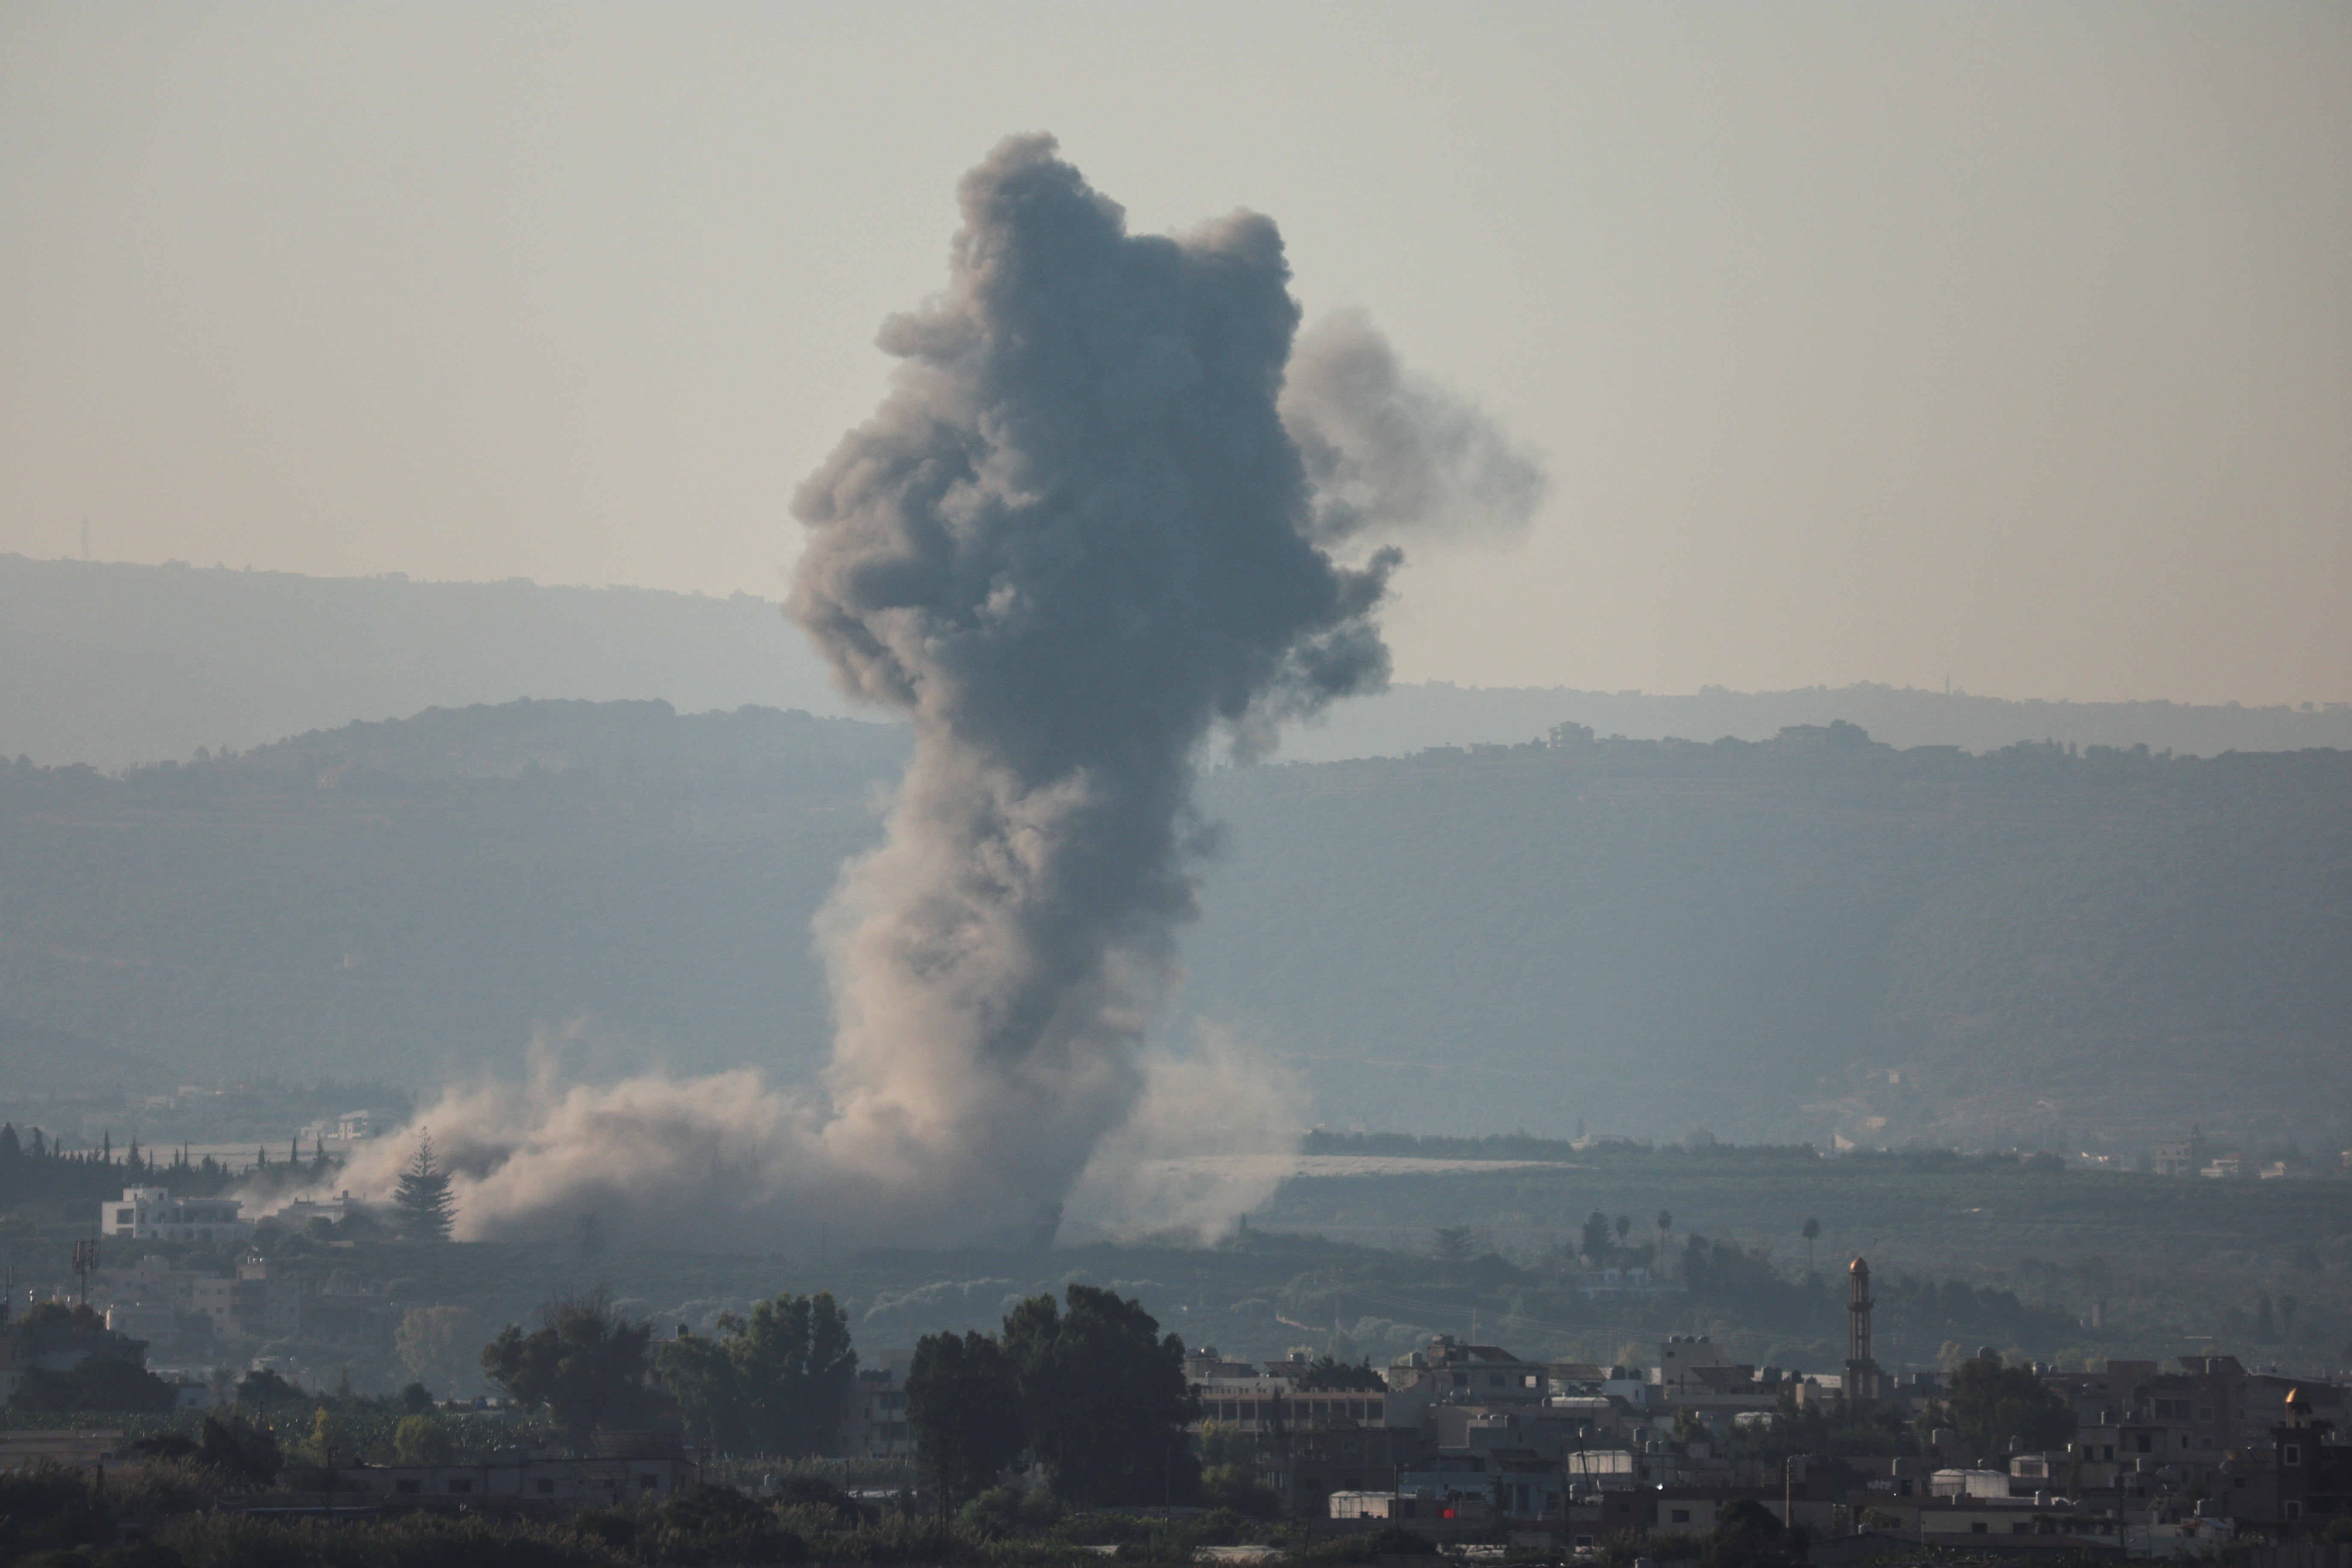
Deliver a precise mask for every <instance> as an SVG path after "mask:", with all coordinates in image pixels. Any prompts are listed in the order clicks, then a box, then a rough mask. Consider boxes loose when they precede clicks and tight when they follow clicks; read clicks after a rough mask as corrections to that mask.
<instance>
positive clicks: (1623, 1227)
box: [1617, 1214, 1633, 1247]
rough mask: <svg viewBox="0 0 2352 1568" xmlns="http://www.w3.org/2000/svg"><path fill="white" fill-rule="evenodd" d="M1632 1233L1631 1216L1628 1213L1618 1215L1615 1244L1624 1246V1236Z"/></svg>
mask: <svg viewBox="0 0 2352 1568" xmlns="http://www.w3.org/2000/svg"><path fill="white" fill-rule="evenodd" d="M1631 1235H1633V1215H1629V1214H1621V1215H1618V1216H1617V1245H1618V1246H1620V1247H1622V1246H1624V1245H1625V1238H1626V1237H1629V1236H1631Z"/></svg>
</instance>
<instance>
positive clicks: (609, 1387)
mask: <svg viewBox="0 0 2352 1568" xmlns="http://www.w3.org/2000/svg"><path fill="white" fill-rule="evenodd" d="M652 1339H653V1325H652V1324H651V1323H648V1322H643V1321H632V1320H631V1319H630V1318H628V1317H627V1316H625V1314H623V1313H621V1312H619V1311H616V1310H614V1307H613V1304H612V1302H611V1301H610V1300H608V1299H607V1298H606V1297H605V1295H604V1292H603V1291H601V1290H599V1291H597V1292H596V1293H594V1294H593V1295H589V1296H569V1297H557V1298H556V1299H554V1300H551V1301H550V1302H548V1303H547V1305H546V1306H545V1307H543V1308H541V1310H540V1326H539V1328H538V1329H537V1330H536V1331H533V1332H531V1333H529V1334H526V1333H524V1332H523V1331H522V1330H521V1329H520V1327H518V1326H517V1325H515V1324H513V1323H509V1324H508V1325H507V1326H506V1327H505V1328H503V1329H501V1330H499V1336H498V1338H496V1339H494V1340H492V1341H491V1342H489V1343H488V1345H485V1346H484V1347H483V1348H482V1372H483V1374H484V1375H485V1376H487V1377H488V1379H489V1380H490V1382H492V1383H493V1384H497V1385H498V1387H499V1389H500V1390H502V1391H503V1392H504V1393H505V1394H506V1395H507V1397H508V1398H509V1399H512V1400H513V1401H514V1402H515V1403H516V1404H518V1405H522V1406H524V1407H525V1408H526V1409H538V1408H541V1407H542V1406H543V1407H545V1409H546V1410H547V1412H548V1414H549V1415H552V1416H554V1417H555V1422H556V1425H557V1426H560V1427H561V1428H562V1431H563V1435H564V1436H565V1437H566V1438H567V1439H569V1440H570V1442H571V1443H572V1447H573V1448H575V1449H584V1448H585V1447H587V1446H588V1439H589V1436H590V1435H591V1434H592V1433H593V1432H594V1431H595V1429H596V1428H597V1427H599V1426H604V1427H611V1428H618V1429H622V1430H626V1429H628V1428H631V1427H638V1426H652V1425H654V1424H656V1422H657V1421H658V1420H659V1419H660V1418H661V1416H662V1415H664V1414H665V1413H666V1412H667V1409H668V1408H669V1401H668V1400H667V1399H666V1398H665V1397H664V1396H663V1395H662V1394H661V1393H660V1392H659V1391H657V1390H656V1389H655V1388H653V1387H652V1386H651V1385H650V1384H648V1382H647V1380H646V1373H648V1372H650V1371H651V1370H652V1369H651V1358H650V1356H649V1355H648V1353H647V1352H648V1346H649V1344H650V1342H651V1341H652Z"/></svg>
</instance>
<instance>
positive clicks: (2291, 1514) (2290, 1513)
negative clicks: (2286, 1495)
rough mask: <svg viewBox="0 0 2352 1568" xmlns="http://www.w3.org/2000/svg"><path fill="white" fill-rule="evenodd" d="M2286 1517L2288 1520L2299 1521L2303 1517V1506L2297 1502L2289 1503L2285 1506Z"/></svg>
mask: <svg viewBox="0 0 2352 1568" xmlns="http://www.w3.org/2000/svg"><path fill="white" fill-rule="evenodd" d="M2286 1516H2287V1518H2289V1519H2301V1518H2302V1517H2303V1505H2302V1504H2301V1503H2299V1502H2294V1501H2289V1502H2288V1504H2287V1505H2286Z"/></svg>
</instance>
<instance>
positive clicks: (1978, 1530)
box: [1969, 1520, 1992, 1535]
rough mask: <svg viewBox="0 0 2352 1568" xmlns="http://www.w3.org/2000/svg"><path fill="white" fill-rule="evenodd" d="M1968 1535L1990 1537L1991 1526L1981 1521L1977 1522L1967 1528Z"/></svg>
mask: <svg viewBox="0 0 2352 1568" xmlns="http://www.w3.org/2000/svg"><path fill="white" fill-rule="evenodd" d="M1991 1533H1992V1526H1990V1525H1989V1524H1987V1523H1986V1522H1985V1521H1983V1520H1979V1521H1976V1522H1975V1523H1974V1524H1972V1525H1970V1526H1969V1534H1970V1535H1990V1534H1991Z"/></svg>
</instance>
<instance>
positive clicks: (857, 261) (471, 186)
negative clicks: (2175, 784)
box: [0, 0, 2352, 701]
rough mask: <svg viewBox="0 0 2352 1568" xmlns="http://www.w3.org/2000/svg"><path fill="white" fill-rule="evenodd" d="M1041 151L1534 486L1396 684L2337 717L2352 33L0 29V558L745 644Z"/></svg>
mask: <svg viewBox="0 0 2352 1568" xmlns="http://www.w3.org/2000/svg"><path fill="white" fill-rule="evenodd" d="M1023 130H1048V131H1051V132H1055V134H1057V135H1058V136H1060V137H1061V138H1062V142H1063V145H1064V148H1065V150H1066V153H1068V155H1069V156H1070V157H1071V158H1072V159H1073V160H1074V161H1075V162H1076V163H1077V164H1078V165H1079V167H1080V168H1082V169H1083V170H1084V171H1085V172H1086V173H1087V176H1088V177H1089V178H1090V179H1092V180H1093V181H1094V182H1095V183H1096V184H1098V185H1100V186H1101V187H1102V188H1103V189H1104V190H1106V191H1108V193H1110V194H1111V195H1113V196H1115V197H1117V198H1118V200H1120V201H1122V202H1124V203H1125V204H1126V205H1127V207H1128V210H1129V215H1130V218H1131V220H1132V222H1133V223H1134V224H1135V225H1136V226H1138V227H1139V228H1153V229H1159V228H1169V227H1176V226H1188V225H1190V224H1192V223H1193V222H1195V221H1197V220H1199V219H1201V218H1203V217H1207V216H1213V215H1216V214H1220V213H1223V212H1224V211H1226V210H1228V209H1229V208H1232V207H1234V206H1236V205H1242V206H1248V207H1253V208H1255V209H1257V210H1260V211H1263V212H1265V213H1268V214H1270V215H1272V216H1274V217H1275V218H1276V219H1277V220H1278V221H1279V222H1280V224H1281V226H1282V227H1283V230H1284V233H1285V234H1286V237H1287V238H1288V241H1289V244H1290V247H1291V256H1292V260H1293V264H1294V266H1295V268H1296V270H1297V290H1298V293H1299V295H1300V297H1301V298H1302V299H1303V300H1304V301H1305V302H1306V304H1307V308H1308V310H1309V311H1310V313H1312V312H1315V311H1318V310H1324V309H1328V308H1330V307H1333V306H1339V305H1360V306H1362V307H1364V308H1365V309H1367V310H1370V312H1371V314H1372V316H1373V318H1374V319H1375V320H1376V321H1378V322H1379V323H1380V324H1381V326H1382V327H1384V328H1385V329H1386V330H1387V331H1388V332H1389V334H1390V335H1391V338H1392V339H1393V340H1394V341H1395V342H1396V344H1397V347H1398V349H1399V350H1400V352H1401V353H1402V354H1403V355H1404V356H1405V357H1406V358H1407V360H1408V361H1409V362H1411V363H1414V364H1416V365H1418V366H1420V367H1421V368H1423V370H1426V371H1428V372H1431V373H1433V374H1436V375H1438V376H1440V377H1442V378H1444V380H1446V381H1447V382H1449V383H1451V384H1454V386H1456V387H1457V388H1459V389H1461V390H1463V391H1465V392H1467V393H1470V394H1472V395H1475V396H1476V397H1477V398H1478V399H1479V400H1480V401H1481V402H1482V403H1483V404H1484V405H1486V407H1487V408H1488V409H1489V410H1490V411H1491V412H1493V413H1495V414H1496V415H1497V416H1500V417H1501V418H1502V419H1504V420H1505V421H1507V423H1508V424H1509V425H1510V426H1511V427H1512V428H1513V429H1515V430H1516V431H1517V432H1518V433H1520V434H1521V435H1523V436H1524V437H1527V438H1528V439H1529V440H1531V441H1532V442H1533V443H1535V444H1536V445H1537V446H1538V447H1540V448H1541V449H1542V450H1543V451H1544V452H1545V453H1546V454H1547V455H1548V458H1549V463H1550V465H1551V468H1552V472H1553V477H1554V485H1553V490H1552V494H1551V499H1550V501H1549V505H1548V507H1547V509H1546V510H1545V512H1544V514H1543V515H1542V517H1541V518H1540V519H1539V520H1538V523H1537V526H1536V530H1535V532H1534V534H1533V535H1532V537H1531V538H1529V539H1528V541H1527V542H1525V543H1524V544H1523V545H1521V546H1520V547H1518V548H1517V549H1516V550H1512V551H1508V552H1485V553H1465V554H1462V555H1458V556H1455V557H1453V558H1451V559H1443V560H1439V559H1432V560H1428V561H1424V562H1422V563H1418V564H1417V565H1416V567H1415V568H1414V569H1413V570H1412V572H1411V573H1410V574H1408V580H1407V583H1406V586H1405V592H1404V597H1403V599H1402V603H1401V604H1400V605H1398V606H1397V609H1396V611H1395V612H1394V614H1393V615H1392V616H1391V627H1392V632H1393V640H1394V641H1395V643H1396V645H1397V647H1398V650H1399V667H1400V673H1401V674H1402V675H1404V676H1406V677H1410V678H1417V679H1428V678H1439V679H1454V680H1459V681H1465V682H1477V683H1482V684H1505V683H1509V684H1564V685H1571V686H1579V687H1585V688H1600V689H1621V688H1629V687H1642V688H1645V689H1652V690H1687V689H1693V688H1695V687H1697V686H1699V685H1701V684H1706V683H1716V684H1722V685H1727V686H1732V687H1738V688H1751V689H1752V688H1769V687H1784V686H1792V685H1806V684H1812V683H1816V682H1826V683H1832V684H1842V683H1844V682H1847V681H1851V680H1856V679H1877V680H1887V681H1894V682H1898V683H1912V684H1917V685H1940V684H1941V683H1942V681H1943V680H1944V679H1945V677H1946V676H1947V674H1948V675H1949V676H1950V677H1951V679H1953V680H1954V681H1955V682H1956V683H1958V684H1959V685H1961V686H1964V687H1967V688H1969V689H1974V690H1978V691H1984V692H1990V693H1997V694H2001V695H2011V696H2072V697H2083V698H2112V697H2173V698H2181V699H2191V700H2224V699H2230V698H2239V699H2244V700H2266V701H2267V700H2306V699H2318V700H2328V699H2338V700H2341V699H2347V698H2352V613H2348V612H2347V591H2352V6H2347V5H2340V4H2330V5H2315V6H2310V7H2303V8H2296V7H2285V6H2264V5H2193V6H2168V5H2127V6H2126V5H2117V6H2105V5H2098V6H2094V5H2049V4H2036V5H2022V6H2011V7H2001V6H1995V5H1966V6H1960V5H1799V4H1776V5H1748V6H1740V5H1706V6H1696V5H1689V6H1674V5H1640V6H1632V5H1624V6H1618V5H1611V6H1571V5H1562V4H1558V3H1548V4H1542V5H1483V6H1482V5H1459V4H1448V5H1436V4H1425V5H1411V6H1402V5H1372V4H1366V3H1364V0H1350V3H1349V4H1345V5H1300V4H1293V5H1268V4H1265V3H1264V0H1257V3H1254V4H1249V5H1206V4H1200V3H1197V0H1196V3H1193V4H1188V5H1181V6H1153V7H1144V6H1139V5H1102V4H1099V3H1098V0H1089V3H1087V4H1084V5H1020V4H1009V3H1003V0H997V3H992V4H988V5H978V4H972V5H959V6H949V5H915V6H893V5H873V4H860V5H782V4H771V5H742V6H727V5H663V6H659V7H655V6H644V7H612V6H593V7H592V6H586V5H494V6H482V5H465V6H450V7H436V6H431V5H399V6H396V7H380V8H379V7H368V6H362V5H301V6H287V7H283V8H267V7H254V6H239V5H204V6H188V5H169V6H152V7H142V6H137V5H110V6H104V7H99V6H89V5H32V4H24V3H21V0H17V3H10V4H6V5H0V299H5V300H6V301H7V307H6V309H5V310H0V550H11V551H19V552H26V553H28V554H33V555H39V556H54V555H62V554H68V553H72V552H75V551H76V550H78V548H79V537H78V530H79V523H80V521H81V519H82V518H84V517H85V516H87V517H88V518H89V522H90V531H91V539H92V554H93V555H94V556H97V557H99V558H103V559H118V560H140V561H160V560H163V559H165V558H168V557H179V558H184V559H186V560H190V561H193V562H195V563H200V564H206V565H208V564H210V563H213V562H215V561H224V562H226V563H229V564H231V565H243V564H246V563H251V564H253V565H255V566H269V567H278V568H283V569H288V570H293V571H300V572H310V573H320V574H358V573H373V572H383V571H404V572H407V573H409V574H412V575H417V576H437V577H465V578H485V577H505V576H530V577H534V578H537V579H539V580H541V581H542V582H577V583H607V582H613V583H633V584H648V585H653V586H665V587H679V588H701V589H707V590H711V591H719V592H725V591H731V590H734V589H738V588H742V589H748V590H751V591H753V592H759V593H765V594H771V595H773V594H775V593H776V592H778V590H779V587H780V584H781V582H782V572H783V570H784V569H785V567H786V565H787V564H788V563H789V562H790V561H791V559H792V558H793V554H794V552H796V551H797V549H798V547H799V539H798V531H797V528H796V526H795V525H794V524H793V522H792V521H791V520H790V518H789V516H788V514H787V512H786V504H787V500H788V499H789V497H790V495H791V492H792V489H793V486H794V484H795V483H796V482H797V481H798V480H799V479H801V478H802V477H803V475H805V474H806V473H808V472H809V470H811V469H812V468H814V467H815V466H816V464H817V462H818V461H819V459H820V458H822V457H823V456H824V453H825V452H826V450H827V449H829V448H830V447H832V445H833V444H834V442H835V440H836V439H837V437H839V435H840V434H841V432H842V431H843V429H844V428H845V427H846V426H849V425H851V424H853V423H855V422H856V421H857V420H860V419H862V418H863V417H865V416H866V414H867V413H868V412H869V411H870V410H871V409H872V407H873V405H874V404H875V402H876V400H877V395H878V394H879V392H880V389H881V386H882V381H883V376H884V374H885V372H886V370H887V361H885V360H884V359H883V358H882V356H881V355H879V354H878V353H877V352H876V351H875V350H874V348H873V347H872V341H873V336H874V331H875V329H876V327H877V324H878V323H879V322H880V321H881V319H882V318H883V317H884V316H885V315H886V314H887V313H888V312H890V311H892V310H900V309H903V308H905V307H907V306H908V305H910V304H912V303H914V302H915V301H917V300H919V299H920V298H921V297H922V296H923V295H925V294H926V293H928V292H929V291H930V290H931V289H935V288H936V287H937V286H938V285H939V284H940V281H941V280H942V279H943V277H944V254H945V246H946V241H947V238H948V236H949V234H950V231H951V229H952V227H953V225H954V221H955V220H954V184H955V181H956V179H957V177H958V176H959V175H960V174H961V173H962V171H963V170H964V169H965V168H966V167H968V166H969V165H970V164H971V163H974V162H975V161H976V160H977V159H978V158H979V157H980V156H981V155H982V153H984V152H986V150H987V149H988V148H989V147H990V145H991V144H992V143H993V142H995V141H996V140H997V139H998V138H999V137H1000V136H1002V135H1003V134H1005V133H1007V132H1013V131H1023Z"/></svg>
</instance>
